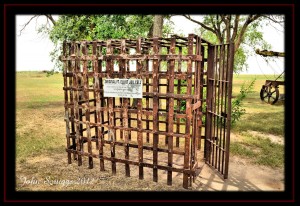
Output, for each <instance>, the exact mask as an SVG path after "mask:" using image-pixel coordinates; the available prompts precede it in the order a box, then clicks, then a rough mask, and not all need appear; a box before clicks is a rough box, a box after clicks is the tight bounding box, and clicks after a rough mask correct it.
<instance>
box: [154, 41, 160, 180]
mask: <svg viewBox="0 0 300 206" xmlns="http://www.w3.org/2000/svg"><path fill="white" fill-rule="evenodd" d="M153 52H154V55H157V54H158V38H157V37H154V38H153ZM158 63H159V62H158V60H157V59H154V60H153V82H152V85H153V112H152V113H153V181H154V182H157V181H158V175H157V157H158V151H157V147H158V133H157V132H158V68H159V65H158Z"/></svg>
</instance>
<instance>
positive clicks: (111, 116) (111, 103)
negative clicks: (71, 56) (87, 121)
mask: <svg viewBox="0 0 300 206" xmlns="http://www.w3.org/2000/svg"><path fill="white" fill-rule="evenodd" d="M112 54H113V48H112V45H111V40H107V56H110V55H112ZM112 63H113V62H112V60H111V59H110V58H108V59H107V63H106V69H107V78H111V77H112V74H113V72H114V71H113V70H114V68H113V64H112ZM108 113H109V129H108V136H109V139H110V141H111V143H110V152H111V169H112V174H113V175H115V174H116V162H115V160H114V158H115V129H114V126H115V124H114V123H115V120H114V98H113V97H108Z"/></svg>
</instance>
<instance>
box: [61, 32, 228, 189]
mask: <svg viewBox="0 0 300 206" xmlns="http://www.w3.org/2000/svg"><path fill="white" fill-rule="evenodd" d="M206 48H208V49H209V50H208V55H204V51H205V49H206ZM185 50H187V53H188V54H184V52H183V51H185ZM223 50H224V51H223ZM229 53H230V52H229V46H228V45H224V46H222V45H212V44H210V43H209V42H207V41H204V40H203V41H202V39H201V38H200V37H199V36H197V35H193V34H191V35H189V36H188V37H187V38H186V37H179V36H176V35H174V36H172V37H171V38H145V39H142V38H139V39H135V40H133V39H121V40H113V39H111V40H106V41H102V40H95V41H76V42H64V43H63V52H62V56H61V57H60V60H61V61H62V62H63V63H64V72H63V77H64V86H63V90H64V97H65V102H64V106H65V121H66V139H67V143H66V147H67V148H66V151H67V153H68V163H71V159H72V158H71V155H72V154H73V155H74V159H76V160H77V161H78V165H79V166H80V165H82V164H85V163H84V162H83V161H82V156H85V157H87V159H88V163H87V164H88V167H89V168H93V166H94V165H93V164H94V162H93V158H97V159H99V160H100V171H104V169H105V168H104V161H109V162H111V168H112V173H113V174H116V172H117V167H116V163H118V164H120V165H121V164H124V166H125V174H124V175H125V176H130V173H131V170H132V169H134V168H138V170H139V172H138V174H139V178H140V179H143V178H144V168H146V167H147V168H151V169H152V170H153V181H156V182H157V181H158V178H159V177H158V170H165V171H166V177H167V184H168V185H171V184H172V181H173V180H172V175H173V172H179V173H182V175H183V187H184V188H188V187H190V186H191V184H192V180H193V181H194V180H195V177H196V175H197V174H198V173H197V172H196V171H197V169H198V152H197V148H198V149H200V146H201V139H204V142H205V150H204V154H205V156H206V162H207V164H210V165H212V166H213V167H216V169H217V170H218V171H219V172H220V173H221V174H223V175H224V177H226V171H227V174H228V158H229V156H228V155H229V153H228V150H229V144H228V142H229V138H230V137H229V135H230V132H229V130H228V128H229V129H230V127H228V124H229V120H228V119H229V118H230V114H229V107H230V105H229V104H228V103H229V101H230V99H231V96H230V95H231V93H229V92H231V91H230V90H231V89H229V87H230V86H231V85H230V84H231V81H232V77H231V78H230V76H229V75H230V73H232V64H233V61H232V60H233V55H232V56H229ZM226 55H227V56H226ZM204 56H207V59H204ZM206 62H207V64H208V66H207V71H204V68H205V67H206V66H205V64H206ZM218 65H221V66H218ZM206 75H207V77H206ZM106 78H126V79H130V78H134V79H142V80H143V98H142V99H130V98H119V97H104V91H103V81H104V79H106ZM206 84H207V85H206ZM204 87H207V99H206V100H205V99H203V98H204V95H203V88H204ZM135 102H136V103H135ZM216 102H221V103H220V105H215V104H216ZM131 103H132V104H131ZM184 103H185V105H186V106H185V107H184V106H183V105H184ZM205 104H207V112H206V125H205V136H202V134H201V130H202V129H204V128H203V125H202V116H203V112H204V111H202V110H203V105H205ZM226 109H227V110H226ZM225 110H226V111H225ZM219 120H224V121H223V122H222V125H219V124H217V122H218V121H219ZM225 120H226V122H225ZM71 141H72V142H71ZM173 144H175V145H173ZM94 145H95V147H94ZM85 148H87V150H86V151H85ZM120 148H121V149H120ZM94 149H96V150H94ZM97 150H98V152H99V154H97V153H95V151H97ZM145 151H148V152H152V154H153V156H152V162H151V161H150V162H149V161H147V162H145V161H146V158H145V159H144V155H145V154H146V153H144V152H145ZM130 154H132V155H130ZM161 154H164V155H165V156H166V159H162V158H161V157H162V156H161ZM174 155H179V156H180V158H181V162H180V163H179V164H178V162H177V163H176V164H174V158H173V157H174ZM176 159H177V157H176ZM130 165H134V166H135V167H130ZM179 165H180V166H179ZM136 166H137V167H136ZM178 166H179V167H178Z"/></svg>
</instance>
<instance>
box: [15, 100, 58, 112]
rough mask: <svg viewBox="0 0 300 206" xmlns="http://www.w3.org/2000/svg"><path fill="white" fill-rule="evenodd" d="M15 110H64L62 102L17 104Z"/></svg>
mask: <svg viewBox="0 0 300 206" xmlns="http://www.w3.org/2000/svg"><path fill="white" fill-rule="evenodd" d="M16 106H17V109H25V108H26V109H41V108H46V107H47V108H59V107H60V108H62V110H64V102H63V101H53V102H52V101H49V102H44V101H28V102H17V104H16Z"/></svg>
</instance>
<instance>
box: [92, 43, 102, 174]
mask: <svg viewBox="0 0 300 206" xmlns="http://www.w3.org/2000/svg"><path fill="white" fill-rule="evenodd" d="M99 49H100V52H101V48H99ZM93 55H94V56H95V60H94V79H95V82H94V91H95V99H96V106H95V107H96V111H95V113H96V118H97V120H96V123H98V124H102V123H103V115H102V114H103V112H101V108H102V104H101V103H102V98H103V97H102V94H101V91H100V89H101V84H102V83H101V82H102V78H99V77H98V75H99V73H101V64H102V61H101V60H99V62H98V55H99V54H98V52H97V42H93ZM100 55H101V54H100ZM96 128H97V130H96V135H97V143H98V148H97V149H98V150H99V159H100V171H104V160H103V126H97V127H96Z"/></svg>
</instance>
